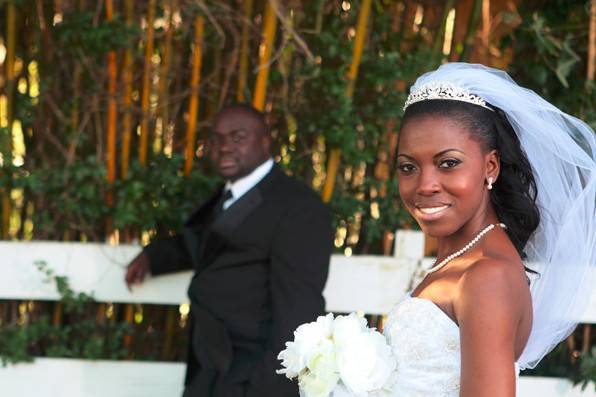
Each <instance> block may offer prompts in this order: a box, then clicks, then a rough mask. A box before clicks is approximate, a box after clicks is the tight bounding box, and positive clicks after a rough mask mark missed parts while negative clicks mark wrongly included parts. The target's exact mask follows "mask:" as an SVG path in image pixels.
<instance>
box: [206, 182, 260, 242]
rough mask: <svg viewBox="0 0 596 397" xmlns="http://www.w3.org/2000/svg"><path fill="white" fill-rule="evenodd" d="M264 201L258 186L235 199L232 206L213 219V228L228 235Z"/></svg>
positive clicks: (221, 233) (223, 234)
mask: <svg viewBox="0 0 596 397" xmlns="http://www.w3.org/2000/svg"><path fill="white" fill-rule="evenodd" d="M262 202H263V196H262V194H261V192H260V190H259V189H258V188H257V186H255V187H253V188H252V189H250V190H249V191H248V192H246V194H244V195H243V196H242V197H240V198H239V199H238V200H237V201H235V202H234V203H233V204H232V205H231V206H230V208H228V209H227V210H225V211H223V212H222V213H221V214H219V216H218V217H217V218H215V219H214V220H213V224H212V225H211V229H212V230H213V231H215V232H216V233H218V234H220V235H222V236H227V235H229V234H230V233H231V232H233V231H234V229H236V228H237V227H238V225H240V224H241V223H242V222H243V221H244V220H245V219H246V217H247V216H249V215H250V214H251V213H252V212H253V211H254V210H256V209H257V208H258V207H259V206H260V205H261V203H262Z"/></svg>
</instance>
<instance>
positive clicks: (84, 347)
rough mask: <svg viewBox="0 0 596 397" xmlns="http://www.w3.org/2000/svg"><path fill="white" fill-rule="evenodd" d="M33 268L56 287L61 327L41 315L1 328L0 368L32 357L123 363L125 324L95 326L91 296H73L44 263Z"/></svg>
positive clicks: (60, 278) (41, 262)
mask: <svg viewBox="0 0 596 397" xmlns="http://www.w3.org/2000/svg"><path fill="white" fill-rule="evenodd" d="M35 265H36V266H37V268H38V269H39V271H40V272H42V273H43V274H44V275H45V277H46V280H47V282H51V283H55V285H56V289H57V291H58V293H59V294H60V303H61V304H62V305H63V315H64V318H65V319H66V320H67V321H66V322H65V324H64V325H62V326H60V325H55V324H52V323H51V322H50V319H49V316H48V315H47V314H43V315H41V316H40V317H38V318H35V319H32V320H31V321H30V322H29V323H27V324H22V325H19V324H8V325H6V326H3V327H1V328H0V362H1V363H2V365H3V366H6V365H8V364H14V363H18V362H23V361H32V360H33V356H34V355H36V356H40V355H43V356H46V357H73V358H74V357H76V358H87V359H122V358H124V357H125V354H126V349H125V348H124V346H123V344H122V341H123V337H124V336H125V335H128V334H130V333H131V326H130V325H129V324H128V323H125V322H122V323H119V322H116V321H106V322H105V323H101V324H98V323H97V322H96V320H95V316H94V314H93V313H92V312H90V311H89V310H88V309H89V305H90V304H92V303H93V302H94V299H93V296H92V295H88V294H86V293H83V292H78V293H77V292H75V291H73V289H72V288H71V287H70V284H69V282H68V279H67V278H66V277H63V276H58V275H56V274H55V273H54V271H53V270H52V269H50V268H49V267H48V266H47V264H46V263H45V262H43V261H39V262H36V263H35Z"/></svg>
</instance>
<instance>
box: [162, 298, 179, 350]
mask: <svg viewBox="0 0 596 397" xmlns="http://www.w3.org/2000/svg"><path fill="white" fill-rule="evenodd" d="M177 309H178V308H177V307H171V306H170V307H167V308H166V324H165V332H164V335H165V338H164V344H163V350H162V352H161V355H162V356H161V357H162V359H163V360H166V361H167V360H171V357H170V356H171V355H172V342H173V339H174V326H175V325H176V315H177V314H178V310H177Z"/></svg>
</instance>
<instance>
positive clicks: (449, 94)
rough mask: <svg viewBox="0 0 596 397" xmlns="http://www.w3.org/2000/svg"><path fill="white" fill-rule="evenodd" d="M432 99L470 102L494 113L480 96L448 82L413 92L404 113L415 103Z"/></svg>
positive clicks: (420, 88)
mask: <svg viewBox="0 0 596 397" xmlns="http://www.w3.org/2000/svg"><path fill="white" fill-rule="evenodd" d="M430 99H446V100H450V101H460V102H468V103H471V104H473V105H478V106H482V107H483V108H485V109H488V110H490V111H493V112H494V110H493V109H491V108H490V107H488V106H487V105H486V101H485V100H484V99H482V98H481V97H479V96H478V95H475V94H472V93H471V92H470V91H468V90H465V89H463V88H460V87H457V86H455V85H453V84H451V83H449V82H447V81H431V82H429V83H426V84H423V85H422V86H420V87H417V88H415V89H414V90H412V91H411V92H410V95H408V99H407V100H406V103H405V104H404V111H405V110H406V109H407V108H408V106H410V105H411V104H413V103H416V102H421V101H427V100H430Z"/></svg>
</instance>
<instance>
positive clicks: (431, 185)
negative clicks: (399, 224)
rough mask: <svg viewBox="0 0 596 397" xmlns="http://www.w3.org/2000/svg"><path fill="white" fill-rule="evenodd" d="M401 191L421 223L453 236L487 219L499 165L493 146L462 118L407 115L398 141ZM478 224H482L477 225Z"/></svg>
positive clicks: (431, 231) (426, 229)
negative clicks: (490, 183) (486, 146)
mask: <svg viewBox="0 0 596 397" xmlns="http://www.w3.org/2000/svg"><path fill="white" fill-rule="evenodd" d="M397 160H398V164H397V166H398V173H397V175H398V180H399V193H400V195H401V198H402V201H403V203H404V205H405V206H406V208H407V210H408V211H409V212H410V214H412V216H413V217H414V218H415V219H416V221H417V222H418V224H419V225H420V228H421V229H422V230H423V231H424V232H425V233H427V234H429V235H431V236H433V237H444V236H449V235H451V234H453V233H455V232H457V231H458V230H460V229H462V227H464V226H466V225H467V224H470V229H472V230H477V228H478V227H482V226H483V223H484V222H485V221H486V216H487V214H486V213H487V210H488V206H489V195H488V190H487V188H486V178H487V176H492V175H494V174H495V172H496V171H495V169H496V167H498V162H497V159H496V154H495V153H494V151H492V152H490V153H485V151H484V150H483V148H482V146H481V144H480V143H479V142H478V141H477V140H475V139H474V138H473V137H472V135H471V134H470V133H469V132H468V130H467V129H466V128H465V127H464V126H462V125H461V124H460V123H458V122H457V121H454V120H451V119H449V118H447V117H440V116H421V117H416V118H414V119H411V120H408V121H407V122H406V124H405V125H403V126H402V128H401V131H400V141H399V147H398V158H397ZM476 224H479V226H477V225H476Z"/></svg>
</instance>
